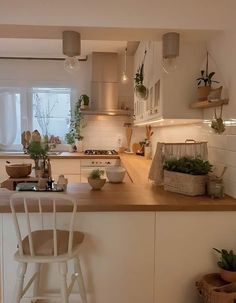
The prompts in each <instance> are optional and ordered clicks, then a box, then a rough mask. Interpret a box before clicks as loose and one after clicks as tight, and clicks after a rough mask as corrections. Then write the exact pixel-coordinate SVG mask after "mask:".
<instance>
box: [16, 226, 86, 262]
mask: <svg viewBox="0 0 236 303" xmlns="http://www.w3.org/2000/svg"><path fill="white" fill-rule="evenodd" d="M31 235H32V240H33V243H34V253H35V256H54V243H53V230H50V229H48V230H36V231H33V232H32V233H31ZM83 239H84V234H83V233H81V232H79V231H74V232H73V242H72V250H75V249H76V248H78V246H79V244H81V243H82V242H83ZM68 243H69V231H67V230H57V255H62V254H66V253H67V252H68ZM22 246H23V252H24V255H25V256H30V244H29V236H26V237H25V238H24V239H23V241H22Z"/></svg>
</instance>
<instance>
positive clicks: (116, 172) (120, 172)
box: [106, 166, 126, 183]
mask: <svg viewBox="0 0 236 303" xmlns="http://www.w3.org/2000/svg"><path fill="white" fill-rule="evenodd" d="M125 173H126V170H125V169H124V167H122V166H108V167H106V174H107V179H108V180H109V182H111V183H121V182H122V181H123V179H124V177H125Z"/></svg>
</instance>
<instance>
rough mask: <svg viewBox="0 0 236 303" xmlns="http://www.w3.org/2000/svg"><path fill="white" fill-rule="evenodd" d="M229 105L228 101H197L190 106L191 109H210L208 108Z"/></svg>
mask: <svg viewBox="0 0 236 303" xmlns="http://www.w3.org/2000/svg"><path fill="white" fill-rule="evenodd" d="M228 103H229V99H222V100H219V101H212V102H210V101H208V100H206V101H197V102H193V103H191V104H190V107H191V108H210V107H218V106H222V105H227V104H228Z"/></svg>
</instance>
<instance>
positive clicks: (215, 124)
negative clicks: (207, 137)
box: [211, 105, 225, 134]
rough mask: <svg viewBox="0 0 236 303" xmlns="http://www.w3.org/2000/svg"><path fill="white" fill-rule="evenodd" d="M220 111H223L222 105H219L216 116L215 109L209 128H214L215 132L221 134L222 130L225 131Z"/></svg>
mask: <svg viewBox="0 0 236 303" xmlns="http://www.w3.org/2000/svg"><path fill="white" fill-rule="evenodd" d="M222 112H223V105H221V109H220V116H219V117H217V113H216V109H215V118H214V120H213V121H212V122H211V128H213V129H214V131H215V133H216V134H223V132H224V131H225V124H224V121H223V119H222Z"/></svg>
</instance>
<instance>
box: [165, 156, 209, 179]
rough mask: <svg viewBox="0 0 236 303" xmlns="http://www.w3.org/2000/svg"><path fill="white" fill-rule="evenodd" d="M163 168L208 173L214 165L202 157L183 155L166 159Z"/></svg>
mask: <svg viewBox="0 0 236 303" xmlns="http://www.w3.org/2000/svg"><path fill="white" fill-rule="evenodd" d="M163 168H164V169H165V170H168V171H174V172H179V173H184V174H190V175H207V174H208V173H209V172H210V171H211V170H212V165H211V164H210V163H209V162H208V161H204V160H202V159H200V158H190V157H182V158H179V159H176V158H174V159H170V160H166V161H165V163H164V166H163Z"/></svg>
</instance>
